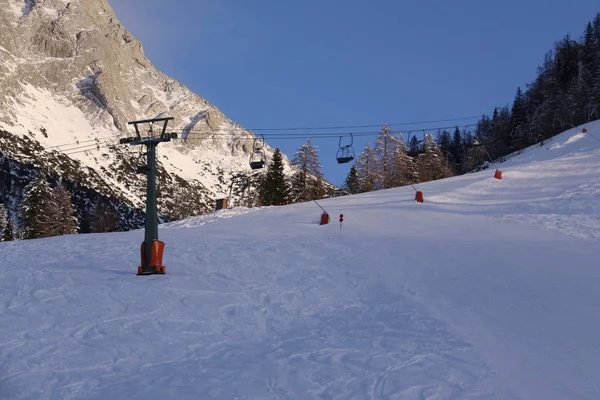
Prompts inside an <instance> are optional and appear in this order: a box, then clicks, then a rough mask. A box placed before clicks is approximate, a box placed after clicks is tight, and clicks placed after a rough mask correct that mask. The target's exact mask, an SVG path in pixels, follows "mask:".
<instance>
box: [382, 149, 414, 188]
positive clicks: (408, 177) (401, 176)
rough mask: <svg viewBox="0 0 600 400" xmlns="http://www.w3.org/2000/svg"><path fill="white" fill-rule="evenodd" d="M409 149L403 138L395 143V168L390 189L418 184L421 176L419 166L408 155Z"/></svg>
mask: <svg viewBox="0 0 600 400" xmlns="http://www.w3.org/2000/svg"><path fill="white" fill-rule="evenodd" d="M407 153H408V147H407V146H406V144H405V143H404V140H403V139H402V137H400V138H398V139H397V140H395V141H394V148H393V155H392V156H393V163H392V165H393V168H392V170H391V171H390V177H389V187H398V186H405V185H410V184H411V183H417V182H418V181H419V174H418V172H417V165H416V164H415V162H414V160H413V158H412V157H410V156H409V155H408V154H407Z"/></svg>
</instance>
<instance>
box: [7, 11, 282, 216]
mask: <svg viewBox="0 0 600 400" xmlns="http://www.w3.org/2000/svg"><path fill="white" fill-rule="evenodd" d="M0 26H1V30H0V129H2V130H3V131H4V136H6V135H7V134H11V135H15V137H16V136H19V137H20V138H24V137H27V140H26V143H32V145H35V146H36V148H37V150H36V151H37V153H36V154H38V156H39V157H42V156H43V157H42V158H44V159H48V158H51V157H54V158H56V157H57V156H58V155H61V160H62V161H61V162H60V163H72V165H80V166H81V167H83V168H89V169H90V170H91V171H93V173H94V174H95V175H97V176H96V178H95V179H99V180H100V181H103V184H102V185H100V184H98V183H96V184H92V183H89V185H90V186H91V187H88V188H87V189H86V190H89V191H92V192H93V191H95V192H98V193H97V194H102V195H108V193H103V190H104V189H103V187H109V188H112V193H111V194H110V196H111V198H116V199H120V200H119V201H121V202H123V204H127V205H128V206H130V207H133V208H135V207H138V208H140V207H142V208H143V204H144V201H145V192H144V187H145V176H140V175H136V174H135V173H134V172H135V168H136V166H137V164H139V163H140V162H141V160H142V159H139V157H138V156H139V150H140V149H138V148H131V147H129V146H126V145H120V144H119V141H118V140H119V138H121V137H125V136H132V135H133V133H134V132H133V130H132V128H131V126H129V125H128V122H129V121H134V120H140V119H149V118H157V117H174V121H173V122H172V123H170V124H169V131H175V132H177V133H178V135H179V139H178V140H175V141H173V142H170V143H163V144H161V145H160V146H159V148H158V163H159V169H160V171H161V173H160V176H159V181H160V185H161V187H160V188H159V190H160V193H161V194H162V196H161V198H160V199H159V203H160V204H159V212H160V213H161V214H162V215H163V217H164V218H166V219H174V218H181V217H186V216H188V215H194V214H198V213H201V212H207V211H212V210H213V209H214V199H215V198H220V197H226V196H228V194H229V192H230V189H231V179H230V178H231V176H232V175H240V174H241V175H251V170H250V168H249V157H250V154H251V152H252V148H253V143H254V139H255V136H254V135H253V134H252V133H251V132H249V131H247V130H245V129H244V128H242V127H241V126H239V125H238V124H236V123H234V122H232V121H230V120H229V119H228V118H227V117H226V116H225V115H224V114H223V113H222V112H221V111H220V110H219V109H218V108H217V107H215V106H213V105H211V104H209V103H208V102H207V101H206V100H204V99H203V98H201V97H200V96H198V95H196V94H194V93H192V92H191V91H190V90H188V89H187V88H186V87H185V86H183V85H182V84H181V83H179V82H177V81H176V80H174V79H172V78H170V77H168V76H166V75H164V74H163V73H161V72H160V71H158V70H157V69H156V68H154V67H153V65H152V63H151V62H150V61H149V60H148V59H147V58H146V57H145V56H144V51H143V48H142V45H141V43H140V42H139V41H138V40H136V39H135V38H134V37H132V36H131V34H129V32H127V30H126V29H125V28H124V27H123V26H122V25H121V24H120V23H119V21H118V19H117V18H116V16H115V15H114V13H113V11H112V9H111V8H110V6H109V4H108V3H107V1H106V0H0ZM156 128H157V127H155V129H156ZM17 142H18V143H20V146H24V145H26V144H23V143H21V141H16V140H8V139H7V138H5V140H3V141H2V142H1V143H0V156H2V157H3V158H4V159H10V160H11V162H13V161H14V162H16V163H17V164H19V163H26V161H24V158H23V157H22V154H21V153H22V151H21V150H22V149H21V150H19V148H18V147H16V146H17ZM30 150H31V149H29V150H28V152H29V153H31V151H32V150H31V151H30ZM265 150H266V155H267V162H268V161H269V160H270V157H271V155H272V149H271V148H269V147H268V145H267V146H265ZM25 158H26V157H25ZM40 160H41V159H40ZM284 162H285V164H286V171H287V172H291V171H292V168H291V167H290V164H289V160H288V159H287V157H285V156H284ZM60 163H59V164H60ZM11 165H14V163H13V164H11ZM41 165H43V163H42V164H41ZM53 165H55V167H56V165H57V164H56V163H55V164H53ZM64 165H66V164H64ZM57 168H59V167H57ZM67 169H68V168H67ZM13 172H14V171H13ZM48 172H53V174H54V176H55V178H56V179H75V180H77V179H78V178H77V177H75V176H73V174H71V175H70V177H69V178H66V177H64V176H62V174H61V171H60V168H59V170H52V171H48ZM0 174H2V175H0V179H4V180H5V186H6V187H12V185H11V182H9V181H10V179H11V176H14V173H12V172H11V171H7V170H3V171H0ZM73 183H74V184H75V183H76V182H73ZM13 184H16V183H15V182H13ZM16 193H17V191H13V192H10V193H9V195H16ZM233 193H236V191H233ZM236 200H240V201H242V200H243V199H242V200H241V199H236V198H235V195H234V198H233V199H232V202H233V203H234V204H235V202H236ZM79 211H80V212H81V213H85V211H83V210H79Z"/></svg>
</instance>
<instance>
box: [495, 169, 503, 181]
mask: <svg viewBox="0 0 600 400" xmlns="http://www.w3.org/2000/svg"><path fill="white" fill-rule="evenodd" d="M494 178H496V179H502V171H500V170H499V169H496V173H495V174H494Z"/></svg>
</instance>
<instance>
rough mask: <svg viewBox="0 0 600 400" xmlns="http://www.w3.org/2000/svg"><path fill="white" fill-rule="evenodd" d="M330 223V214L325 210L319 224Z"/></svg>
mask: <svg viewBox="0 0 600 400" xmlns="http://www.w3.org/2000/svg"><path fill="white" fill-rule="evenodd" d="M328 223H329V214H327V213H326V212H324V213H323V214H321V223H319V225H327V224H328Z"/></svg>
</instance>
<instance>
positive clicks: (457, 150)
mask: <svg viewBox="0 0 600 400" xmlns="http://www.w3.org/2000/svg"><path fill="white" fill-rule="evenodd" d="M449 152H450V157H449V161H451V162H452V164H453V165H454V168H453V169H454V171H455V173H457V174H460V173H462V172H463V171H462V164H463V160H464V157H465V146H464V144H463V137H462V133H461V132H460V129H458V126H457V127H456V129H455V130H454V136H453V137H452V142H451V143H450V151H449Z"/></svg>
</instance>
